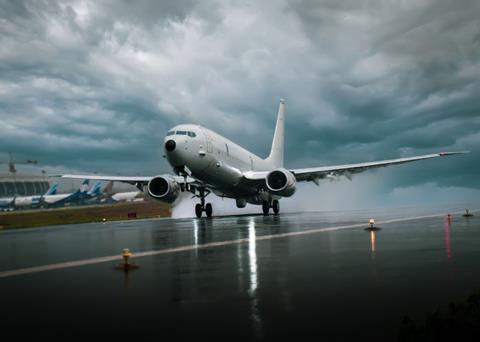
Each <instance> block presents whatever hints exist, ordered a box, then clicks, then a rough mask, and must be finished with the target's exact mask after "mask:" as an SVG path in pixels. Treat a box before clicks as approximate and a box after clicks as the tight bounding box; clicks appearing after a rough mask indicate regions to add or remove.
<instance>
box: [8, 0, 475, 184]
mask: <svg viewBox="0 0 480 342" xmlns="http://www.w3.org/2000/svg"><path fill="white" fill-rule="evenodd" d="M282 97H283V98H285V99H286V105H287V107H286V108H287V115H288V116H287V137H286V163H287V166H290V167H306V166H316V165H326V164H331V163H333V164H338V163H350V162H359V161H368V160H379V159H389V158H394V157H400V156H409V155H415V154H423V153H431V152H440V151H442V150H470V151H472V153H470V154H469V155H467V156H460V157H455V158H445V159H442V160H441V161H439V160H433V161H427V162H424V163H421V164H416V165H409V166H402V167H399V168H396V169H395V168H389V169H385V170H381V171H373V172H375V173H381V180H382V186H383V189H384V192H386V193H388V192H390V193H395V191H397V193H398V191H399V189H411V187H413V186H415V185H423V188H428V189H432V187H433V188H434V187H445V188H448V187H456V189H462V188H465V189H466V188H472V187H473V188H478V187H480V181H479V180H478V177H477V175H478V171H479V167H480V159H479V158H478V151H477V150H478V146H480V115H479V111H480V2H478V1H475V0H460V1H458V0H435V1H433V0H415V1H413V0H412V1H390V0H388V1H387V0H371V1H357V0H347V1H337V0H328V1H315V2H312V1H300V0H295V1H294V0H292V1H200V2H194V1H173V2H172V1H163V2H159V1H126V0H125V1H61V2H58V1H7V0H5V1H0V119H1V125H0V146H2V147H1V151H0V152H8V151H12V152H14V153H15V155H16V156H18V157H19V158H25V159H38V160H40V161H41V162H42V163H43V164H44V165H46V166H51V167H62V168H64V169H76V170H84V172H94V171H95V172H100V173H105V174H108V173H112V172H115V173H116V174H117V173H120V174H123V175H129V174H130V175H132V174H133V175H137V174H146V175H154V174H158V173H162V172H168V171H169V167H168V165H167V164H166V162H165V161H164V160H163V158H162V154H163V151H162V146H161V144H162V140H163V136H164V134H165V132H166V131H167V129H168V128H169V127H171V126H174V125H176V124H179V123H185V122H192V123H198V124H201V125H204V126H207V127H209V128H211V129H213V130H215V131H217V132H219V133H220V134H222V135H225V136H228V137H230V138H231V139H232V140H233V141H235V142H237V143H239V144H241V145H243V146H245V147H246V148H248V149H250V150H252V151H253V152H255V153H257V154H258V155H260V156H265V155H266V154H268V151H269V148H270V142H271V137H272V135H273V128H274V123H275V116H276V110H277V106H278V101H279V99H280V98H282ZM361 179H362V178H360V179H359V181H361ZM354 182H355V179H354ZM429 191H431V190H429Z"/></svg>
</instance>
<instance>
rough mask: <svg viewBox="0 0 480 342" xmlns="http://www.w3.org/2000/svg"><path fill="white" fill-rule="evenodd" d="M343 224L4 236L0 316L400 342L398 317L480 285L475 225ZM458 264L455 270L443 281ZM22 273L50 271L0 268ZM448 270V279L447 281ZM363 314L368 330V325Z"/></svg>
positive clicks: (279, 221) (200, 333)
mask: <svg viewBox="0 0 480 342" xmlns="http://www.w3.org/2000/svg"><path fill="white" fill-rule="evenodd" d="M352 216H353V215H351V216H349V217H348V218H345V217H343V216H341V217H337V218H335V217H334V216H332V215H330V216H328V217H325V216H324V215H322V214H321V213H320V214H319V213H305V214H284V215H280V216H267V217H264V216H241V217H224V218H215V219H206V218H203V219H188V220H157V221H143V222H127V223H115V224H113V223H112V224H106V225H101V226H100V225H98V226H97V225H83V226H74V227H68V228H65V229H52V230H45V231H43V232H42V231H35V230H31V231H30V232H19V233H8V234H3V235H0V248H1V249H2V250H3V254H1V255H0V267H1V268H0V278H1V279H0V293H4V294H8V296H4V297H2V312H0V320H1V321H2V326H5V327H7V328H6V329H10V330H12V331H19V330H20V329H21V326H19V325H20V324H29V325H32V324H33V325H37V328H39V329H38V331H51V330H50V329H43V328H44V327H45V326H48V324H53V323H52V322H54V324H55V326H62V327H67V328H68V327H69V328H71V331H78V330H82V329H83V331H88V332H92V331H94V330H96V329H104V330H105V332H108V333H110V334H112V331H118V327H119V326H121V327H122V329H123V330H125V332H129V333H136V334H138V336H140V335H141V336H146V337H152V338H156V339H162V338H163V339H167V340H173V339H178V340H185V339H202V340H203V339H205V338H207V339H208V338H211V339H222V340H229V339H232V336H233V337H237V338H241V339H243V340H263V339H266V340H281V339H282V338H283V339H284V338H291V339H305V338H302V335H303V334H305V335H306V334H309V335H311V336H314V337H316V338H317V339H322V340H325V341H328V340H332V339H334V340H361V339H362V340H363V339H367V340H369V341H386V340H396V331H397V330H396V329H397V328H398V324H399V323H400V322H399V317H402V315H405V314H411V313H412V311H413V313H424V312H427V311H429V310H430V309H431V308H435V307H436V306H437V305H439V304H442V303H441V301H443V300H445V301H447V302H448V301H449V300H450V299H451V298H454V296H455V295H457V294H458V293H463V292H465V291H469V290H470V289H471V288H472V287H475V286H477V285H478V283H480V270H479V269H478V267H477V265H476V260H478V259H480V251H479V250H478V241H479V240H480V229H478V228H479V227H480V226H479V222H478V221H475V220H474V219H472V220H470V221H468V222H467V221H466V220H462V219H459V220H458V221H457V220H456V221H455V228H456V229H455V234H453V235H452V236H451V235H450V233H451V225H450V222H443V220H442V216H438V215H437V216H428V217H423V218H420V219H419V218H417V220H416V221H405V220H403V221H402V220H385V221H383V222H384V223H383V224H382V228H383V230H382V231H381V235H379V234H380V233H379V232H375V231H371V232H369V233H370V234H369V236H368V237H367V236H366V234H367V233H366V232H365V231H364V225H365V224H364V222H365V220H364V219H363V218H362V219H359V220H355V219H354V218H352ZM466 222H467V223H466ZM447 223H448V224H447ZM457 228H460V229H457ZM462 228H463V229H462ZM85 239H87V240H88V243H89V244H88V245H87V244H84V242H85V241H87V240H85ZM451 240H453V242H451ZM451 243H455V259H453V258H452V249H451ZM432 246H433V248H432ZM125 247H128V248H130V249H131V250H132V251H133V252H134V257H133V258H134V259H133V261H134V262H136V263H138V264H139V265H140V268H139V269H138V270H136V271H135V272H130V273H127V274H125V275H121V274H119V273H118V271H114V270H113V269H112V267H111V266H113V265H114V264H116V263H117V262H118V260H115V259H109V258H110V257H99V256H102V255H107V256H108V255H112V256H113V255H118V253H119V252H120V251H121V249H122V248H125ZM380 251H381V253H380ZM445 253H446V254H447V257H448V260H447V258H445ZM370 256H372V257H370ZM380 256H381V257H380ZM136 257H137V258H136ZM80 259H81V260H80ZM69 260H77V261H76V262H70V261H69ZM446 261H448V263H447V262H446ZM454 264H455V266H456V270H457V271H456V272H453V273H451V274H448V271H449V266H452V265H454ZM32 265H33V266H35V265H40V266H41V265H49V266H48V267H47V268H41V267H40V268H34V269H30V270H26V271H23V273H22V272H16V273H9V274H7V273H6V271H8V270H18V269H21V268H27V267H30V266H32ZM52 265H53V266H52ZM70 267H71V268H70ZM2 272H3V275H4V277H3V278H2V277H1V275H2ZM446 274H447V275H450V276H451V277H453V278H454V281H451V282H445V281H444V280H445V275H446ZM439 283H441V284H442V286H438V284H439ZM72 294H74V295H72ZM385 303H388V305H385ZM125 312H131V313H134V314H132V315H129V314H127V315H125ZM105 317H108V318H109V321H112V322H115V323H114V325H113V328H112V325H110V326H106V324H108V323H105ZM372 317H373V318H374V319H375V323H376V329H366V328H365V327H368V326H370V325H371V321H372ZM42 329H43V330H42ZM172 336H173V338H172ZM303 337H304V336H303ZM329 337H332V338H329Z"/></svg>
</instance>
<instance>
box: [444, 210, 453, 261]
mask: <svg viewBox="0 0 480 342" xmlns="http://www.w3.org/2000/svg"><path fill="white" fill-rule="evenodd" d="M451 228H452V222H451V219H450V217H446V218H445V220H444V240H445V251H446V253H447V259H448V260H452V243H451V241H450V231H451Z"/></svg>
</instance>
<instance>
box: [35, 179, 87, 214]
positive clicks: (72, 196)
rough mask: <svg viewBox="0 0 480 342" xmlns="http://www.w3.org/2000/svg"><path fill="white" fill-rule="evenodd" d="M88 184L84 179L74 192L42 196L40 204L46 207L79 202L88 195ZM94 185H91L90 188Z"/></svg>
mask: <svg viewBox="0 0 480 342" xmlns="http://www.w3.org/2000/svg"><path fill="white" fill-rule="evenodd" d="M88 184H89V180H88V179H85V180H84V181H83V182H82V184H81V185H80V188H79V189H78V190H77V191H75V192H72V193H69V194H57V195H48V196H43V200H42V204H43V205H45V206H48V207H58V206H61V205H65V204H79V203H81V202H82V201H83V200H84V199H85V198H87V197H88V196H87V191H88ZM94 187H95V186H94ZM94 187H92V190H93V189H94Z"/></svg>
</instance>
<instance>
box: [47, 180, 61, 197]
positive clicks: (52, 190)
mask: <svg viewBox="0 0 480 342" xmlns="http://www.w3.org/2000/svg"><path fill="white" fill-rule="evenodd" d="M57 187H58V183H53V184H52V186H51V187H50V188H49V189H48V190H47V192H46V193H45V194H44V196H48V195H55V194H56V193H57Z"/></svg>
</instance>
